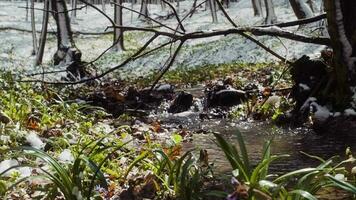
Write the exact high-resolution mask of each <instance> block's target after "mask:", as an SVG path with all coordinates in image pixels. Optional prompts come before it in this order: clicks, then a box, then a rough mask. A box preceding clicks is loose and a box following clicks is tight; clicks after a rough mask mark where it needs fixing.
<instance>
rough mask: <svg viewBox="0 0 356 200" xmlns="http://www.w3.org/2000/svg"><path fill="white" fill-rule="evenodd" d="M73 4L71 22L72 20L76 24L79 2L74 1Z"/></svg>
mask: <svg viewBox="0 0 356 200" xmlns="http://www.w3.org/2000/svg"><path fill="white" fill-rule="evenodd" d="M71 2H72V9H73V10H72V13H71V14H72V15H71V20H72V22H75V18H76V17H77V4H78V2H77V0H72V1H71Z"/></svg>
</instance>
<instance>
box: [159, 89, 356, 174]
mask: <svg viewBox="0 0 356 200" xmlns="http://www.w3.org/2000/svg"><path fill="white" fill-rule="evenodd" d="M188 92H190V93H191V94H193V96H194V97H198V98H200V99H201V98H202V96H203V95H204V94H203V88H202V87H197V88H192V89H190V90H189V91H188ZM198 107H200V108H198V110H199V111H195V112H194V111H187V112H184V113H178V114H174V115H172V114H167V113H166V114H163V115H160V114H158V118H160V120H161V122H162V124H168V126H169V125H171V126H172V127H177V126H178V125H184V127H186V128H187V129H188V130H206V131H213V132H219V133H220V134H222V135H223V136H224V137H225V138H228V139H229V140H230V142H232V143H234V144H236V145H237V144H238V141H237V140H236V137H235V133H236V132H237V131H240V132H241V133H242V136H243V138H244V140H245V143H246V146H247V151H248V153H249V157H250V159H251V160H252V163H253V164H256V163H257V162H258V161H259V160H260V159H261V157H262V149H263V145H264V142H265V141H266V140H270V139H272V145H271V151H272V154H289V155H290V157H288V158H283V159H281V160H278V161H275V162H274V163H273V164H272V165H271V167H270V170H271V172H272V173H283V172H289V171H292V170H296V169H300V168H305V167H316V166H317V165H318V164H319V163H320V162H319V161H317V160H316V159H312V158H310V157H308V156H306V155H304V154H302V153H301V152H305V153H307V154H309V155H314V156H319V157H321V158H323V159H328V158H330V157H332V156H335V155H339V156H340V159H344V158H345V150H346V148H347V147H350V148H351V151H352V152H354V155H355V154H356V133H355V134H349V135H323V134H316V133H315V132H313V131H312V130H309V129H307V128H299V129H283V128H277V127H275V126H273V125H271V124H270V123H267V122H262V123H261V122H231V120H224V119H222V120H221V119H219V120H217V119H213V120H204V121H201V120H200V119H199V112H200V111H201V110H202V105H201V103H200V105H199V106H198ZM161 114H162V113H161ZM214 140H215V138H214V136H213V134H211V133H208V134H194V135H193V138H192V140H191V141H189V142H186V143H184V145H183V148H184V150H190V149H197V150H199V149H206V150H207V151H208V156H209V161H210V162H213V163H214V166H215V168H216V170H217V171H218V172H221V173H229V172H231V168H230V164H229V163H228V161H227V160H226V158H225V155H224V153H223V151H222V150H220V148H219V147H218V146H217V145H216V144H215V142H214Z"/></svg>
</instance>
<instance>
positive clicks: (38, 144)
mask: <svg viewBox="0 0 356 200" xmlns="http://www.w3.org/2000/svg"><path fill="white" fill-rule="evenodd" d="M26 141H27V142H28V143H29V144H30V145H31V146H32V147H33V148H36V149H42V148H43V147H44V146H45V144H44V143H43V142H42V140H41V139H40V137H38V135H37V134H36V132H29V134H28V135H27V136H26Z"/></svg>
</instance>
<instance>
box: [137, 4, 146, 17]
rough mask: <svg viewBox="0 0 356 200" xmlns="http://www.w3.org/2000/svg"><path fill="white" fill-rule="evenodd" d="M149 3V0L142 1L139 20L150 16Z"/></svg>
mask: <svg viewBox="0 0 356 200" xmlns="http://www.w3.org/2000/svg"><path fill="white" fill-rule="evenodd" d="M147 1H148V0H142V1H141V9H140V13H141V14H140V15H139V16H138V18H141V17H142V16H148V7H147Z"/></svg>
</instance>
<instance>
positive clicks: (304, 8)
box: [289, 0, 313, 19]
mask: <svg viewBox="0 0 356 200" xmlns="http://www.w3.org/2000/svg"><path fill="white" fill-rule="evenodd" d="M289 2H290V4H291V6H292V8H293V11H294V14H295V16H297V18H298V19H304V18H310V17H313V11H312V10H311V9H310V7H309V6H308V5H307V4H306V3H305V2H304V0H289Z"/></svg>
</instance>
